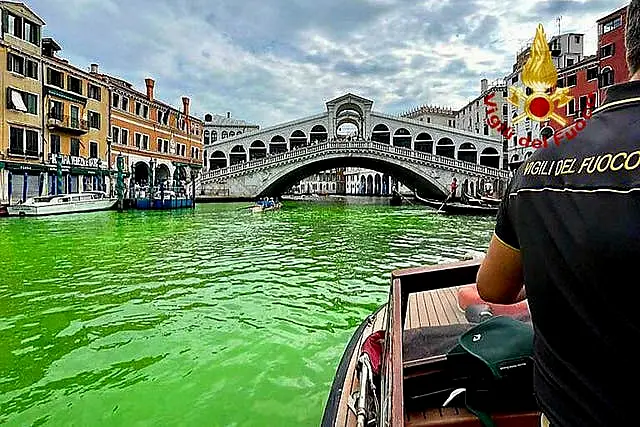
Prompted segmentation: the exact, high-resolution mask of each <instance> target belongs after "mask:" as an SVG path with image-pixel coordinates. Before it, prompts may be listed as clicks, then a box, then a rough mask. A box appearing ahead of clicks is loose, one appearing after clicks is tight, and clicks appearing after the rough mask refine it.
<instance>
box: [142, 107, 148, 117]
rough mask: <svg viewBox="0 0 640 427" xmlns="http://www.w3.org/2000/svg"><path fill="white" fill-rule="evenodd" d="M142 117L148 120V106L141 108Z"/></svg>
mask: <svg viewBox="0 0 640 427" xmlns="http://www.w3.org/2000/svg"><path fill="white" fill-rule="evenodd" d="M142 117H144V118H145V119H148V118H149V106H148V105H143V106H142Z"/></svg>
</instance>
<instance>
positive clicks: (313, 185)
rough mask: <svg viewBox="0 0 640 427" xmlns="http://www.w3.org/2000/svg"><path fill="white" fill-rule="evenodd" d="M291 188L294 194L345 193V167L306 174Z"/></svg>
mask: <svg viewBox="0 0 640 427" xmlns="http://www.w3.org/2000/svg"><path fill="white" fill-rule="evenodd" d="M292 190H293V193H294V194H346V184H345V168H337V169H329V170H326V171H322V172H319V173H316V174H313V175H311V176H308V177H306V178H305V179H303V180H302V181H300V182H299V183H298V184H297V185H295V186H294V187H293V189H292Z"/></svg>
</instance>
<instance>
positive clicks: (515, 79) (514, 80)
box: [511, 74, 518, 84]
mask: <svg viewBox="0 0 640 427" xmlns="http://www.w3.org/2000/svg"><path fill="white" fill-rule="evenodd" d="M517 82H518V75H517V74H516V75H515V76H513V78H512V79H511V84H514V83H517Z"/></svg>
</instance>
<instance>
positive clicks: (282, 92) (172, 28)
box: [26, 0, 628, 127]
mask: <svg viewBox="0 0 640 427" xmlns="http://www.w3.org/2000/svg"><path fill="white" fill-rule="evenodd" d="M26 2H27V4H28V5H29V6H31V7H32V8H33V9H34V11H35V12H36V13H38V14H39V15H40V16H41V17H42V18H43V19H44V20H45V21H46V23H47V26H46V27H45V31H44V33H45V35H48V36H52V37H53V38H54V39H56V40H57V41H58V43H59V44H61V45H62V47H63V51H62V56H63V57H65V58H67V59H69V60H70V61H71V62H72V63H74V64H75V65H77V66H80V67H85V68H88V66H89V64H90V63H91V62H97V63H99V64H100V67H101V70H102V71H104V72H106V73H109V74H113V75H117V76H120V77H122V78H124V79H126V80H128V81H130V82H132V83H134V85H135V86H136V87H138V88H139V89H141V90H143V89H144V81H143V79H144V78H145V77H147V76H152V77H154V78H155V79H156V96H157V97H158V98H160V99H162V100H164V101H166V102H169V103H172V104H174V105H177V106H178V105H181V102H180V97H181V96H182V95H188V96H190V97H191V98H192V111H193V113H194V114H196V115H198V116H200V117H202V115H203V114H204V113H205V112H212V113H218V114H224V113H225V112H226V111H231V112H232V115H233V116H234V117H237V118H242V119H245V120H249V121H251V122H254V123H257V124H259V125H261V126H263V127H266V126H270V125H274V124H277V123H279V122H282V121H288V120H293V119H297V118H300V117H303V116H306V115H311V114H316V113H320V112H322V111H323V110H324V102H325V101H327V100H329V99H331V98H333V97H335V96H339V95H341V94H344V93H346V92H353V93H356V94H358V95H361V96H364V97H367V98H370V99H372V100H373V101H374V102H375V105H374V109H375V110H377V111H381V112H386V113H391V114H395V113H401V112H403V111H405V110H407V109H410V108H412V107H414V106H417V105H421V104H439V105H443V106H450V107H453V108H460V107H462V106H463V105H464V104H465V103H466V102H467V101H468V100H470V99H472V98H473V97H475V96H477V94H478V91H479V86H480V83H479V81H480V79H481V78H484V77H486V78H488V79H490V80H493V79H497V78H500V77H502V76H504V75H506V74H508V72H509V70H510V69H511V66H512V63H513V60H514V58H515V55H516V53H517V51H518V50H519V49H520V48H522V47H523V46H524V45H525V44H526V43H527V42H530V41H531V40H532V39H533V36H534V34H535V28H536V26H537V24H538V23H542V24H543V25H544V26H545V29H546V32H547V35H548V36H549V37H550V36H551V35H555V34H557V32H558V26H557V22H556V18H557V17H558V16H562V19H561V29H562V31H563V32H566V31H572V32H581V33H584V34H585V37H586V40H585V43H586V46H585V48H586V49H585V54H592V53H595V45H596V38H597V27H596V24H595V21H596V19H598V18H600V17H602V16H604V15H606V14H608V13H610V12H612V11H614V10H616V9H617V8H619V7H622V6H625V5H626V4H628V2H626V1H617V0H586V1H578V0H553V1H551V0H550V1H540V0H528V1H522V0H501V1H498V0H490V1H487V0H424V1H415V0H31V1H29V0H26ZM498 5H499V6H498Z"/></svg>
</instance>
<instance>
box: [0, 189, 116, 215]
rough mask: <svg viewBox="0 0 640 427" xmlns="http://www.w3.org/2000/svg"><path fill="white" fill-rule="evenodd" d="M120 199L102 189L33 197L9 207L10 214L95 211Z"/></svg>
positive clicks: (112, 204) (105, 208) (101, 209)
mask: <svg viewBox="0 0 640 427" xmlns="http://www.w3.org/2000/svg"><path fill="white" fill-rule="evenodd" d="M117 201H118V199H116V198H114V197H109V196H108V195H107V193H105V192H102V191H89V192H85V193H77V194H60V195H56V196H42V197H32V198H29V199H27V200H26V201H25V202H24V203H19V204H15V205H10V206H8V207H7V210H8V212H9V216H42V215H59V214H67V213H79V212H94V211H103V210H108V209H111V208H113V207H114V205H115V204H116V202H117Z"/></svg>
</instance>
